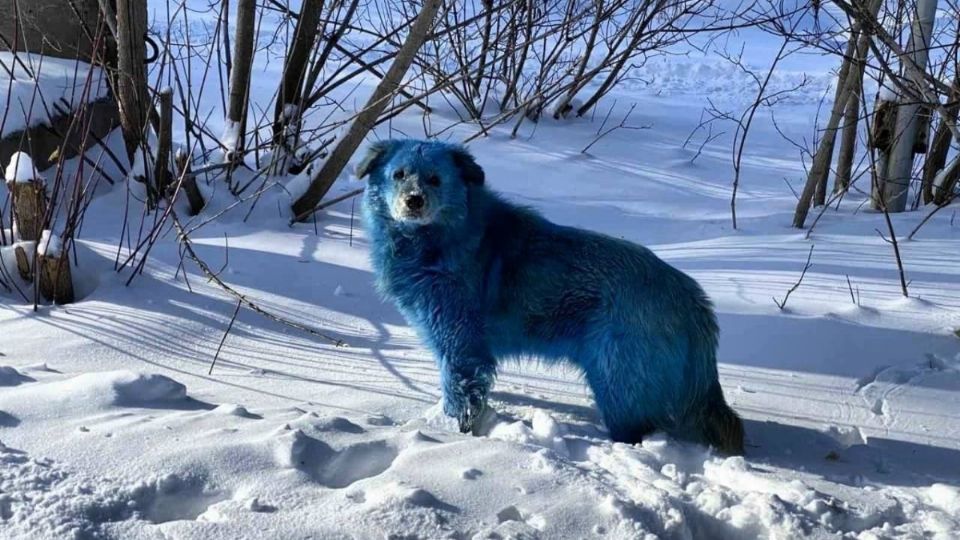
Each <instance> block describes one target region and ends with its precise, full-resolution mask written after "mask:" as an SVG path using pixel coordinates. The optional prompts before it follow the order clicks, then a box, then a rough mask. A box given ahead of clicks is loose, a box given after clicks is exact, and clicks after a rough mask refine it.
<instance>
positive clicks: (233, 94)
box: [223, 0, 257, 162]
mask: <svg viewBox="0 0 960 540" xmlns="http://www.w3.org/2000/svg"><path fill="white" fill-rule="evenodd" d="M256 18H257V2H256V0H239V1H238V2H237V35H236V37H235V38H234V40H233V43H234V52H233V62H234V63H233V69H232V70H231V71H230V101H229V104H228V106H227V128H226V129H227V130H228V131H229V133H225V134H224V135H225V136H224V138H225V139H227V140H225V141H223V143H224V145H225V146H226V147H227V152H226V155H225V156H224V157H225V158H226V160H227V161H230V162H233V161H237V160H242V159H243V150H244V133H245V132H246V130H247V104H248V103H249V100H250V74H251V72H252V71H253V47H254V41H255V36H254V32H255V23H256Z"/></svg>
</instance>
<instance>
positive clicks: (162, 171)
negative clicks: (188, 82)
mask: <svg viewBox="0 0 960 540" xmlns="http://www.w3.org/2000/svg"><path fill="white" fill-rule="evenodd" d="M172 148H173V90H171V89H169V88H167V89H164V90H163V91H162V92H160V129H159V130H158V132H157V156H156V162H155V163H154V164H153V166H154V169H153V182H154V185H155V186H156V189H157V197H158V199H159V198H162V197H163V196H164V194H165V193H166V192H167V188H169V187H170V183H171V182H170V154H171V149H172Z"/></svg>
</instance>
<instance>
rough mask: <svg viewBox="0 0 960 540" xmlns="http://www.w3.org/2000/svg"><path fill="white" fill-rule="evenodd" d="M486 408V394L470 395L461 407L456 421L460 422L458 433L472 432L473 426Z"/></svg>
mask: <svg viewBox="0 0 960 540" xmlns="http://www.w3.org/2000/svg"><path fill="white" fill-rule="evenodd" d="M486 408H487V397H486V395H475V396H470V398H469V399H468V400H467V404H466V407H464V408H463V410H462V411H461V413H460V415H459V417H458V418H457V421H458V422H459V424H460V433H471V432H473V429H474V427H475V426H476V424H477V420H479V419H480V418H481V417H482V416H483V412H484V410H485V409H486Z"/></svg>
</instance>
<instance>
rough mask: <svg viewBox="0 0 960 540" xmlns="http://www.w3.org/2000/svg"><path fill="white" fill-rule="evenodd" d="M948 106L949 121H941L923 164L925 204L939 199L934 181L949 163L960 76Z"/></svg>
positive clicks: (959, 100) (958, 108)
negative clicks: (951, 127) (935, 191)
mask: <svg viewBox="0 0 960 540" xmlns="http://www.w3.org/2000/svg"><path fill="white" fill-rule="evenodd" d="M948 101H949V102H950V103H951V104H950V105H948V106H947V108H946V109H947V113H948V116H949V121H948V120H947V119H941V121H940V125H939V126H937V133H936V135H934V136H933V143H932V144H931V145H930V152H929V153H928V154H927V160H926V162H924V164H923V202H924V204H930V203H931V202H934V199H935V198H937V196H938V193H934V186H933V181H934V178H936V176H937V173H939V172H940V170H941V169H943V166H944V164H945V163H946V162H947V154H948V153H949V152H950V142H951V141H952V140H953V135H952V134H951V133H950V127H949V124H950V122H951V121H952V122H954V123H955V122H956V121H957V113H958V112H960V74H958V75H957V76H956V78H954V80H953V91H952V92H950V97H949V99H948Z"/></svg>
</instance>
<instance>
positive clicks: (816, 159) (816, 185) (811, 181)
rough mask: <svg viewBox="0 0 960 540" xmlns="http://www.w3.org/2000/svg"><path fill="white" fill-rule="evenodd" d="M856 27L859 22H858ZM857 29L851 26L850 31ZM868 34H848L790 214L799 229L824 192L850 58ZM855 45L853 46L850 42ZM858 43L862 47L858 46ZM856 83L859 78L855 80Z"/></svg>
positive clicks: (877, 3) (847, 84) (877, 1)
mask: <svg viewBox="0 0 960 540" xmlns="http://www.w3.org/2000/svg"><path fill="white" fill-rule="evenodd" d="M880 3H881V2H880V0H873V2H872V3H871V4H870V16H871V17H876V14H877V11H879V9H880ZM858 26H859V25H858ZM856 31H857V30H856V29H855V30H854V32H856ZM869 39H870V36H869V34H866V33H864V34H863V35H861V36H860V39H859V40H857V41H856V42H855V41H854V40H853V37H852V36H851V38H850V40H849V41H848V43H847V51H846V58H845V59H844V62H843V64H842V65H841V67H840V74H839V77H838V79H837V91H836V95H835V99H834V101H833V107H832V108H831V110H830V118H829V119H828V120H827V127H826V129H825V130H824V133H823V139H821V141H820V146H819V147H818V148H817V152H816V154H814V156H813V164H812V165H811V167H810V172H809V174H808V175H807V182H806V184H804V186H803V192H802V193H801V194H800V200H799V201H797V208H796V210H795V212H794V214H793V226H794V227H796V228H798V229H802V228H803V227H804V223H805V222H806V220H807V214H808V213H809V212H810V204H811V203H812V202H813V200H814V196H815V195H817V191H818V190H820V189H821V188H822V190H823V191H826V187H825V186H826V182H827V176H828V174H829V172H830V162H831V161H832V159H833V146H834V142H835V141H836V137H837V128H838V127H839V126H840V120H841V119H842V118H843V115H844V112H845V110H846V105H847V99H848V98H849V97H850V95H851V94H852V92H851V90H850V86H852V83H853V82H854V79H856V77H848V76H847V75H848V73H849V72H850V71H851V64H850V59H851V58H852V57H853V55H854V54H856V55H857V56H858V57H859V56H861V53H862V55H863V56H865V55H866V49H867V46H868V45H869ZM854 44H855V45H854ZM861 45H862V46H863V47H862V48H861ZM857 82H858V83H859V81H857Z"/></svg>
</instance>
